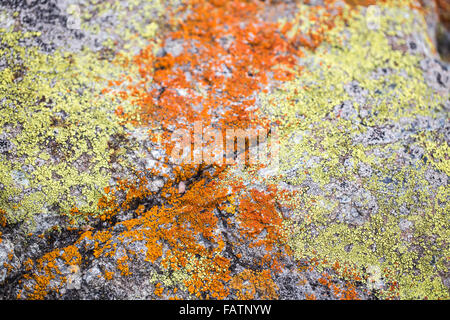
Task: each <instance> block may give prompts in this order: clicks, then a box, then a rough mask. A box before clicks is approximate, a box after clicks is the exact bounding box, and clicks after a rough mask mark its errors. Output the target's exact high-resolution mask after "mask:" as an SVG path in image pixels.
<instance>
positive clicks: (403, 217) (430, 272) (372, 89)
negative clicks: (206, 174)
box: [263, 5, 450, 299]
mask: <svg viewBox="0 0 450 320" xmlns="http://www.w3.org/2000/svg"><path fill="white" fill-rule="evenodd" d="M379 8H380V10H381V15H380V20H379V26H378V28H376V29H373V28H372V29H370V28H369V27H368V24H367V20H366V19H365V17H364V15H363V14H362V13H361V12H358V13H350V12H349V11H348V10H347V9H348V8H346V9H345V10H344V11H345V13H344V16H345V17H347V26H346V25H345V23H344V21H340V22H339V21H338V22H337V24H338V25H337V27H336V28H335V29H334V30H333V31H331V32H330V34H329V37H328V39H329V40H328V41H327V42H326V43H324V44H322V45H321V46H320V47H319V48H318V49H317V51H315V52H314V53H311V54H307V56H306V57H305V59H307V62H305V63H303V65H305V66H307V67H306V68H305V69H304V70H302V71H301V72H300V73H299V75H298V77H297V78H296V79H295V80H294V81H292V82H289V83H286V84H285V85H284V86H283V88H282V89H280V90H277V91H276V92H275V93H272V94H269V95H267V96H265V97H264V107H263V110H264V112H265V114H266V115H267V116H269V118H271V119H273V120H274V121H276V120H280V119H281V121H280V125H279V127H278V129H279V134H280V137H281V139H280V143H281V146H280V147H281V156H280V161H281V164H280V170H279V174H280V176H281V177H280V178H276V179H274V182H276V183H278V184H279V183H281V182H284V183H286V184H287V185H291V186H300V187H303V188H304V191H305V192H304V193H301V194H300V195H299V196H298V197H295V198H292V199H290V200H288V201H286V200H284V205H285V206H287V207H293V208H294V212H293V218H292V219H291V220H290V222H288V223H286V227H287V228H288V230H291V231H290V246H291V247H292V248H293V249H294V252H295V256H296V257H297V258H298V259H301V258H308V257H309V258H312V257H316V258H317V257H318V258H320V259H326V260H327V261H329V264H330V265H329V266H331V265H332V263H334V262H335V261H339V262H340V263H341V264H342V263H344V264H347V265H351V266H354V267H355V268H356V270H357V271H358V272H360V273H361V274H365V272H366V271H367V270H370V269H371V268H372V269H373V268H378V269H379V270H382V271H383V280H384V282H385V288H384V289H385V290H381V291H380V292H378V295H379V296H380V297H382V298H387V297H391V295H392V292H389V290H387V289H388V286H387V282H390V284H394V283H395V282H397V283H398V285H399V291H398V295H399V297H400V298H402V299H415V298H419V299H423V298H425V297H427V298H430V299H435V298H449V297H450V295H449V290H448V288H446V287H445V286H444V285H443V282H442V278H441V277H445V275H448V257H449V254H450V250H449V246H448V239H449V236H450V224H449V219H448V212H449V209H450V208H449V204H448V199H449V198H448V195H449V189H448V187H447V186H446V185H445V186H442V185H441V186H438V187H437V188H436V187H434V186H433V185H432V184H431V183H430V182H429V181H428V180H427V179H426V178H425V176H426V172H427V170H429V169H431V170H434V171H435V172H438V173H445V174H446V175H448V172H449V171H448V168H449V162H448V154H449V151H448V144H447V142H445V141H444V140H443V139H442V138H441V139H436V137H435V136H433V134H432V133H429V132H422V131H419V133H415V134H411V135H410V136H409V137H401V138H400V137H395V136H394V138H392V139H391V140H385V141H380V142H377V141H376V140H370V139H364V137H369V138H370V135H369V134H370V132H372V131H370V130H373V129H377V130H382V129H383V128H384V127H388V128H391V127H390V126H394V125H395V124H396V123H406V124H405V125H403V124H402V130H404V131H407V130H409V129H411V128H412V127H411V123H412V121H413V120H414V119H415V118H416V117H420V116H423V117H431V118H433V117H437V116H440V117H442V118H443V119H445V118H446V115H445V112H444V111H443V107H442V104H443V103H444V101H445V100H447V99H448V98H449V95H448V94H447V95H446V96H440V95H438V94H435V93H434V92H433V91H432V90H431V89H430V88H429V87H428V86H427V84H426V83H425V81H424V78H423V76H422V70H420V67H419V62H420V59H422V58H423V57H422V56H420V55H419V54H412V53H406V52H402V51H400V50H394V49H393V48H392V41H398V43H401V41H402V40H401V39H404V37H405V36H406V35H409V34H416V35H420V36H421V37H422V38H423V39H427V36H426V34H424V31H423V30H426V27H425V22H424V20H423V18H422V17H421V15H420V14H417V13H416V12H415V11H414V10H411V9H410V8H402V7H401V6H396V7H393V6H390V5H380V6H379ZM429 43H430V42H429V41H424V45H425V46H428V45H429ZM351 84H357V86H359V88H360V89H361V90H364V93H361V92H359V93H357V94H355V95H352V94H351V93H350V92H349V90H348V86H349V85H351ZM346 89H347V90H346ZM361 97H363V98H361ZM392 130H393V129H392ZM411 130H412V129H411ZM405 139H409V140H408V142H410V145H417V146H419V145H421V146H422V147H423V148H424V149H425V153H427V154H429V155H430V156H429V157H431V159H430V162H428V163H426V162H424V161H423V160H421V159H416V160H412V161H413V162H412V163H409V162H406V163H405V160H401V161H403V162H399V158H400V157H399V154H400V153H401V152H402V151H403V150H404V148H405V141H406V140H405ZM406 144H407V143H406ZM362 167H369V168H370V170H371V174H369V175H365V176H364V175H363V176H360V175H359V174H358V172H359V170H360V169H361V168H362ZM308 179H312V182H313V183H314V184H316V185H317V186H318V187H319V191H318V192H315V193H313V192H308V187H305V184H307V183H309V182H308V181H310V180H308ZM350 184H352V185H356V186H358V188H359V189H358V190H360V191H361V192H359V193H357V194H352V195H351V196H350V197H351V199H349V206H345V205H343V203H344V202H345V201H343V200H342V198H341V203H340V201H339V200H338V199H337V197H340V196H341V195H340V194H338V193H339V192H340V193H342V192H343V190H344V191H345V188H348V186H349V185H350ZM355 203H358V211H356V212H359V214H360V215H361V217H360V219H359V220H355V219H347V218H346V215H349V214H350V213H351V212H352V211H351V209H352V208H353V209H354V208H355ZM401 208H405V210H404V212H406V214H405V213H401V212H400V211H401V210H400V209H401ZM353 212H355V211H353ZM405 225H406V226H407V227H405ZM402 228H403V229H402ZM387 273H390V275H388V274H387Z"/></svg>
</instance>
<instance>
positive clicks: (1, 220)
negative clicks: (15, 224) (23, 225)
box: [0, 209, 7, 243]
mask: <svg viewBox="0 0 450 320" xmlns="http://www.w3.org/2000/svg"><path fill="white" fill-rule="evenodd" d="M6 223H7V220H6V212H5V211H4V210H2V209H0V227H2V228H4V227H6ZM2 234H3V233H2V232H1V231H0V243H2Z"/></svg>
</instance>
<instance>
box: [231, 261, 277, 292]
mask: <svg viewBox="0 0 450 320" xmlns="http://www.w3.org/2000/svg"><path fill="white" fill-rule="evenodd" d="M231 288H232V289H233V290H236V296H237V299H244V300H251V299H256V298H259V299H265V300H267V299H276V298H277V297H278V295H277V293H276V290H277V285H276V284H275V282H274V281H273V279H272V276H271V273H270V271H268V270H262V271H254V270H248V269H246V270H244V271H242V272H241V273H239V274H238V275H236V276H234V277H233V280H232V282H231Z"/></svg>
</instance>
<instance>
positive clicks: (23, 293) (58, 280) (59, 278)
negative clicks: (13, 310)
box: [17, 245, 82, 300]
mask: <svg viewBox="0 0 450 320" xmlns="http://www.w3.org/2000/svg"><path fill="white" fill-rule="evenodd" d="M81 259H82V257H81V254H80V253H79V251H78V249H77V247H76V246H73V245H72V246H68V247H66V248H64V249H62V250H60V249H57V250H54V251H51V252H49V253H46V254H45V255H44V256H42V257H41V258H39V259H37V261H36V263H34V262H33V261H32V260H31V259H29V260H27V261H26V268H27V269H29V270H31V269H32V268H33V266H34V269H33V270H34V271H33V272H30V273H27V274H25V275H24V279H25V280H28V281H30V283H33V284H34V285H32V286H31V285H30V286H29V285H26V284H25V285H24V286H23V289H22V290H20V292H19V293H18V295H17V298H18V299H20V298H27V299H33V300H34V299H44V298H45V297H47V295H48V294H49V293H50V292H56V293H58V292H59V289H60V288H61V287H62V285H63V284H64V283H66V282H67V278H66V276H65V275H64V274H63V273H62V271H61V270H60V268H59V267H58V265H66V266H67V267H68V268H69V270H70V268H71V267H74V266H78V265H79V264H80V263H81Z"/></svg>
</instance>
